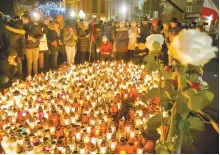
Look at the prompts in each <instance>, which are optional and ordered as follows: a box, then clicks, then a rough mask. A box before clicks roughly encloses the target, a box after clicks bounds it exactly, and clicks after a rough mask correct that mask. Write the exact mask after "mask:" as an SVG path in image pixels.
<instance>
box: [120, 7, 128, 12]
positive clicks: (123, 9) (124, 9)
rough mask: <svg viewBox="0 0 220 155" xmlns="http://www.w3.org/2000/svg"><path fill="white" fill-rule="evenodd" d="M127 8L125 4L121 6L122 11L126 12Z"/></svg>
mask: <svg viewBox="0 0 220 155" xmlns="http://www.w3.org/2000/svg"><path fill="white" fill-rule="evenodd" d="M126 12H127V8H126V7H125V6H122V7H121V13H123V14H126Z"/></svg>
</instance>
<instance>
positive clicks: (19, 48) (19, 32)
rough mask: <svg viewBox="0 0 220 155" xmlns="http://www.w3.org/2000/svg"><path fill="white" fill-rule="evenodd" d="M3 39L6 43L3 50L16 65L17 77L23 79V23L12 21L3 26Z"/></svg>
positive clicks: (24, 43) (24, 42)
mask: <svg viewBox="0 0 220 155" xmlns="http://www.w3.org/2000/svg"><path fill="white" fill-rule="evenodd" d="M4 40H5V42H6V44H7V51H5V52H6V53H7V54H6V55H8V56H9V58H13V60H12V61H15V64H16V65H15V66H16V67H17V75H16V76H17V78H19V79H21V80H23V74H22V60H23V58H24V55H25V48H26V39H25V31H24V30H23V24H22V22H21V21H20V20H19V21H12V22H11V23H9V24H8V25H6V26H5V30H4Z"/></svg>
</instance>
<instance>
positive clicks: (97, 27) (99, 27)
mask: <svg viewBox="0 0 220 155" xmlns="http://www.w3.org/2000/svg"><path fill="white" fill-rule="evenodd" d="M102 37H103V27H102V25H101V24H100V23H98V24H96V25H95V39H96V46H97V47H100V45H101V43H102Z"/></svg>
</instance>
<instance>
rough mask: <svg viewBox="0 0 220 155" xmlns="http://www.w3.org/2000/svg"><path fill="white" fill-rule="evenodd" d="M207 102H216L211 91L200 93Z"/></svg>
mask: <svg viewBox="0 0 220 155" xmlns="http://www.w3.org/2000/svg"><path fill="white" fill-rule="evenodd" d="M200 95H201V96H203V97H204V98H205V99H206V100H207V101H209V102H212V101H213V100H214V94H213V93H212V92H210V91H203V92H201V93H200Z"/></svg>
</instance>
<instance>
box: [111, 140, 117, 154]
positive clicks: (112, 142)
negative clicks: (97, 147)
mask: <svg viewBox="0 0 220 155" xmlns="http://www.w3.org/2000/svg"><path fill="white" fill-rule="evenodd" d="M116 148H117V140H116V138H115V137H113V138H112V140H111V142H110V149H111V151H115V150H116Z"/></svg>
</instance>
